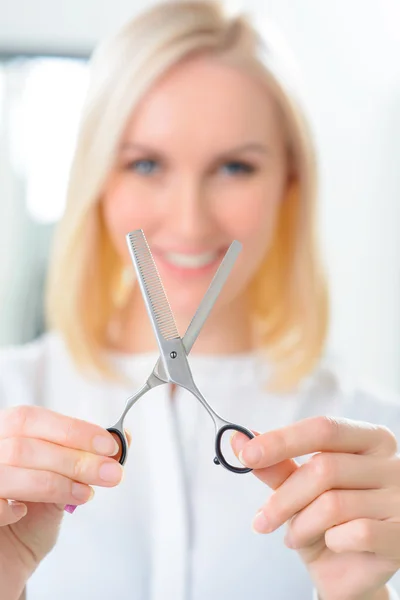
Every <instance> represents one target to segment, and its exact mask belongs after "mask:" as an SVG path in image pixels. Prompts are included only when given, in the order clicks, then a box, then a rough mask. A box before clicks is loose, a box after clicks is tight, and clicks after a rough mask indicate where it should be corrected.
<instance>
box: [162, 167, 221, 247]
mask: <svg viewBox="0 0 400 600" xmlns="http://www.w3.org/2000/svg"><path fill="white" fill-rule="evenodd" d="M210 208H211V207H210V205H209V202H208V201H207V194H206V191H205V188H204V186H203V185H202V183H201V181H198V180H196V179H194V178H190V179H189V178H183V177H182V178H180V180H179V181H178V182H177V185H175V186H173V189H171V194H170V197H169V202H168V211H167V212H168V217H167V219H168V226H169V228H170V230H171V231H172V232H173V234H174V235H175V236H176V238H177V239H179V240H181V241H190V242H193V240H200V239H204V238H206V237H208V236H209V235H210V232H211V231H212V227H213V219H212V213H211V210H210Z"/></svg>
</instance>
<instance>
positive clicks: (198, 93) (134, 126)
mask: <svg viewBox="0 0 400 600" xmlns="http://www.w3.org/2000/svg"><path fill="white" fill-rule="evenodd" d="M124 137H125V138H129V140H135V141H139V140H140V141H143V142H144V141H146V142H148V143H154V144H157V143H159V144H162V143H163V142H167V141H168V142H170V141H171V140H175V139H177V138H181V139H185V140H187V141H189V142H190V141H191V143H194V142H196V143H201V141H202V140H204V141H205V142H207V143H210V139H213V140H216V141H221V140H222V141H224V142H226V143H236V142H241V141H242V140H243V138H244V137H245V138H252V139H253V138H254V139H256V140H265V138H266V137H267V138H268V140H269V141H272V142H274V141H276V142H277V141H278V139H279V138H280V137H281V124H280V119H279V118H278V110H277V107H276V105H275V100H274V98H273V97H272V94H271V93H270V91H269V90H268V88H267V86H266V85H265V84H264V83H262V82H261V81H259V80H257V79H256V78H255V77H254V76H252V75H250V74H248V73H246V72H245V71H244V70H243V69H240V68H235V67H233V66H230V65H227V64H224V63H222V62H221V61H219V60H218V58H214V57H201V58H199V57H197V58H192V59H187V60H185V61H184V62H182V63H180V64H178V65H176V66H174V67H173V68H172V69H171V70H170V71H168V73H166V74H165V75H164V76H163V77H162V78H161V79H160V80H158V81H157V82H156V83H155V84H154V85H153V86H152V87H151V88H150V89H149V90H148V92H147V93H146V94H145V96H144V97H143V98H142V100H141V101H140V103H139V104H138V106H137V107H136V108H135V110H134V111H133V113H132V115H131V118H130V120H129V122H128V126H127V128H126V131H125V136H124Z"/></svg>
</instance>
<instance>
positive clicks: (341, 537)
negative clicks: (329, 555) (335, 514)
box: [325, 519, 400, 560]
mask: <svg viewBox="0 0 400 600" xmlns="http://www.w3.org/2000/svg"><path fill="white" fill-rule="evenodd" d="M399 540H400V523H398V522H396V523H394V522H390V521H376V520H374V519H357V520H354V521H350V522H348V523H344V524H343V525H338V526H337V527H333V528H332V529H329V530H328V531H327V532H326V533H325V543H326V545H327V547H328V548H329V549H330V550H332V552H374V553H376V554H378V555H380V556H384V557H386V558H390V559H395V560H399V559H400V543H399Z"/></svg>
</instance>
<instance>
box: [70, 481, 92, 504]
mask: <svg viewBox="0 0 400 600" xmlns="http://www.w3.org/2000/svg"><path fill="white" fill-rule="evenodd" d="M71 494H72V495H73V497H74V498H76V499H77V500H79V501H80V502H81V501H82V500H83V501H86V502H89V500H91V499H92V498H93V496H94V489H93V488H89V487H88V486H87V485H84V484H83V483H77V482H76V481H74V483H73V484H72V488H71Z"/></svg>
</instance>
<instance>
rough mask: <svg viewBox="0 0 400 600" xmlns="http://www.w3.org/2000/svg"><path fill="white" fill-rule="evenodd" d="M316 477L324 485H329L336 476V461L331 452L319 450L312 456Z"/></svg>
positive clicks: (312, 465)
mask: <svg viewBox="0 0 400 600" xmlns="http://www.w3.org/2000/svg"><path fill="white" fill-rule="evenodd" d="M310 466H311V468H312V470H313V474H314V477H315V478H316V479H317V481H319V482H320V483H321V484H322V485H328V484H329V483H330V482H331V481H332V480H333V479H334V476H335V461H334V459H333V457H332V456H331V455H330V454H327V453H325V452H319V453H318V454H314V455H313V456H312V457H311V458H310Z"/></svg>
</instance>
